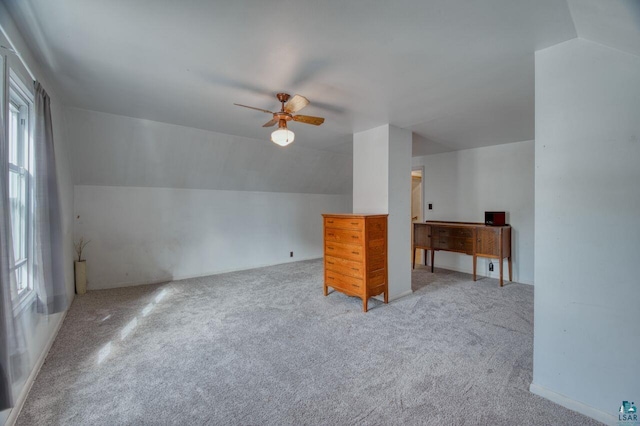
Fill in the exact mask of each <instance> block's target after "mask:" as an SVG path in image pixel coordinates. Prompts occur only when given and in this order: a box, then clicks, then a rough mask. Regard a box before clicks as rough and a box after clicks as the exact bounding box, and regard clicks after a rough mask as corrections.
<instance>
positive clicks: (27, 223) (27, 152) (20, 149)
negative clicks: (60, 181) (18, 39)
mask: <svg viewBox="0 0 640 426" xmlns="http://www.w3.org/2000/svg"><path fill="white" fill-rule="evenodd" d="M8 100H9V105H8V117H7V119H8V120H7V124H8V125H7V133H8V135H7V144H8V147H7V148H8V149H7V154H8V156H9V200H10V205H11V231H12V232H11V235H12V238H13V256H14V259H13V260H14V265H13V271H15V277H16V287H17V288H16V289H15V290H16V292H15V294H16V295H17V297H19V298H21V299H22V298H25V297H26V296H27V295H28V294H29V292H30V290H32V289H33V277H32V275H33V274H32V266H33V217H32V212H33V198H32V192H33V191H32V190H31V185H32V179H31V174H30V171H31V170H32V164H33V161H32V156H33V153H32V137H31V136H32V122H33V96H32V95H31V94H30V92H28V91H27V90H26V88H25V87H24V85H23V84H22V83H21V82H20V81H19V80H18V79H17V78H15V77H14V76H13V75H11V76H10V79H9V99H8Z"/></svg>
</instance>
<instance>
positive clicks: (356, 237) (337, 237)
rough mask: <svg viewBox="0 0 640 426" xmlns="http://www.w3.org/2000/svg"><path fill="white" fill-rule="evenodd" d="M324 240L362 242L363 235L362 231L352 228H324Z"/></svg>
mask: <svg viewBox="0 0 640 426" xmlns="http://www.w3.org/2000/svg"><path fill="white" fill-rule="evenodd" d="M324 240H325V241H336V242H339V243H346V244H362V241H363V235H362V231H356V230H354V229H339V228H325V230H324Z"/></svg>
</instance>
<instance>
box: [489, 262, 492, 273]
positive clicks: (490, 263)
mask: <svg viewBox="0 0 640 426" xmlns="http://www.w3.org/2000/svg"><path fill="white" fill-rule="evenodd" d="M489 272H493V262H489Z"/></svg>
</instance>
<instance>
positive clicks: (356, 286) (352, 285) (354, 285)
mask: <svg viewBox="0 0 640 426" xmlns="http://www.w3.org/2000/svg"><path fill="white" fill-rule="evenodd" d="M351 287H355V288H360V286H359V285H358V284H351Z"/></svg>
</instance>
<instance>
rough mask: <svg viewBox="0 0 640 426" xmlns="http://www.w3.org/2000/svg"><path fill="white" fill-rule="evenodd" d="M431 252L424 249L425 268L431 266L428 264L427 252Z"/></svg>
mask: <svg viewBox="0 0 640 426" xmlns="http://www.w3.org/2000/svg"><path fill="white" fill-rule="evenodd" d="M428 251H429V250H427V249H422V254H423V255H424V266H429V262H427V252H428Z"/></svg>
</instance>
